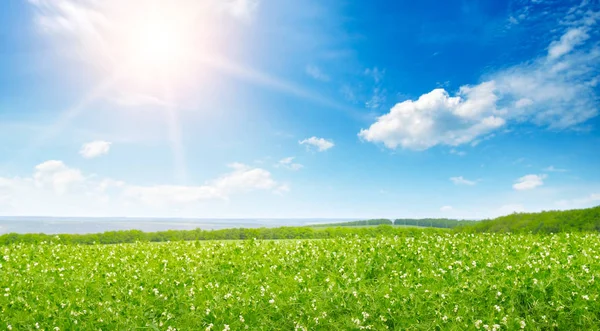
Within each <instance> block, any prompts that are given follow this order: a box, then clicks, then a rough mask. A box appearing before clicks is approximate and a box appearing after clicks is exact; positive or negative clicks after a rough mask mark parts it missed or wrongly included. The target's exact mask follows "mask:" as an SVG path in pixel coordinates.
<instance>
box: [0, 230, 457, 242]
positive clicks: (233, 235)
mask: <svg viewBox="0 0 600 331" xmlns="http://www.w3.org/2000/svg"><path fill="white" fill-rule="evenodd" d="M421 232H428V233H442V232H447V230H444V229H421V228H410V227H395V226H391V225H380V226H364V227H324V228H322V229H321V228H319V229H314V228H311V227H304V226H299V227H288V226H286V227H279V228H236V229H222V230H202V229H196V230H169V231H159V232H143V231H139V230H125V231H108V232H103V233H94V234H60V235H49V234H43V233H29V234H17V233H9V234H4V235H1V236H0V245H10V244H15V243H34V244H39V243H43V242H60V243H64V244H86V245H88V244H118V243H133V242H136V241H139V242H166V241H188V240H189V241H191V240H244V239H328V238H339V237H349V236H355V235H359V236H361V237H375V236H378V235H392V236H394V235H398V236H406V235H414V234H417V233H421Z"/></svg>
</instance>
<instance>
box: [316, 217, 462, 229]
mask: <svg viewBox="0 0 600 331" xmlns="http://www.w3.org/2000/svg"><path fill="white" fill-rule="evenodd" d="M465 222H473V221H462V220H455V219H448V218H420V219H416V218H399V219H395V220H393V221H392V220H390V219H387V218H378V219H371V220H364V221H350V222H341V223H327V224H314V225H310V226H311V227H337V226H373V225H381V224H387V225H403V226H420V227H429V228H454V227H456V226H459V225H462V224H465Z"/></svg>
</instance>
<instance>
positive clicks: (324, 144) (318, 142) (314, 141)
mask: <svg viewBox="0 0 600 331" xmlns="http://www.w3.org/2000/svg"><path fill="white" fill-rule="evenodd" d="M298 143H299V144H300V145H307V146H313V147H316V148H317V150H318V151H319V152H323V151H326V150H328V149H330V148H332V147H333V146H335V144H334V143H333V141H331V140H327V139H324V138H317V137H314V136H313V137H310V138H307V139H304V140H300V141H299V142H298Z"/></svg>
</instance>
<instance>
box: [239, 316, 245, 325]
mask: <svg viewBox="0 0 600 331" xmlns="http://www.w3.org/2000/svg"><path fill="white" fill-rule="evenodd" d="M240 322H242V323H244V322H245V320H244V316H242V315H240Z"/></svg>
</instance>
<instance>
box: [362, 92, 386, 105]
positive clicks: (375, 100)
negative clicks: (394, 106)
mask: <svg viewBox="0 0 600 331" xmlns="http://www.w3.org/2000/svg"><path fill="white" fill-rule="evenodd" d="M385 94H386V90H384V89H382V88H381V87H375V88H373V94H372V95H371V97H370V98H369V100H367V102H365V107H367V108H371V109H377V108H379V107H381V106H382V105H383V103H384V102H385Z"/></svg>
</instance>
